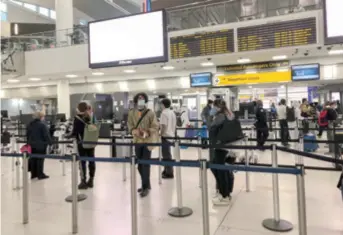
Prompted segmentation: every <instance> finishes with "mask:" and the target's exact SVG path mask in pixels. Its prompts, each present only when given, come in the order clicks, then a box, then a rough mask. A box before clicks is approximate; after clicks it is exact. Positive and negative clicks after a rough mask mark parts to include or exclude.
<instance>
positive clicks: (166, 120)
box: [160, 99, 176, 179]
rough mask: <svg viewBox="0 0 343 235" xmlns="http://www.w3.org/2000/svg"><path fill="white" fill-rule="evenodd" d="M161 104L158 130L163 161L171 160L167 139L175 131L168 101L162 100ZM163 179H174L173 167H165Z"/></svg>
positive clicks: (173, 115)
mask: <svg viewBox="0 0 343 235" xmlns="http://www.w3.org/2000/svg"><path fill="white" fill-rule="evenodd" d="M161 103H162V113H161V118H160V126H161V127H160V129H161V137H162V157H163V160H165V161H170V160H172V154H171V146H170V140H168V139H167V138H168V137H175V130H176V115H175V113H174V111H173V110H171V109H170V105H171V102H170V99H163V100H162V101H161ZM162 178H163V179H172V178H174V172H173V167H171V166H165V167H164V171H163V172H162Z"/></svg>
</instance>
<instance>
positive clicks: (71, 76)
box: [66, 74, 77, 78]
mask: <svg viewBox="0 0 343 235" xmlns="http://www.w3.org/2000/svg"><path fill="white" fill-rule="evenodd" d="M66 78H77V75H76V74H67V75H66Z"/></svg>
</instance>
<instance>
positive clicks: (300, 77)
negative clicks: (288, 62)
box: [292, 64, 320, 81]
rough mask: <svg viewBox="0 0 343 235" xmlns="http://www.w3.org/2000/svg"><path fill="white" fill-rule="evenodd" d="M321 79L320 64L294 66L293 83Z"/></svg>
mask: <svg viewBox="0 0 343 235" xmlns="http://www.w3.org/2000/svg"><path fill="white" fill-rule="evenodd" d="M319 79H320V65H319V64H304V65H293V66H292V80H293V81H307V80H319Z"/></svg>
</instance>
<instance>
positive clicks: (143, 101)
mask: <svg viewBox="0 0 343 235" xmlns="http://www.w3.org/2000/svg"><path fill="white" fill-rule="evenodd" d="M133 102H134V105H135V108H133V109H132V110H130V112H129V115H128V121H127V125H128V128H129V132H130V133H131V134H132V136H133V142H134V143H139V144H144V143H156V142H157V139H158V128H159V126H158V122H157V118H156V115H155V113H154V112H153V111H151V110H150V109H148V108H147V103H148V96H147V94H145V93H138V94H137V95H136V96H135V97H134V99H133ZM152 149H153V148H152V147H148V146H144V145H139V146H135V154H136V157H137V158H138V159H144V160H148V159H150V158H151V150H152ZM138 172H139V174H140V176H141V181H142V187H141V188H139V189H138V193H140V196H141V197H145V196H147V195H148V194H149V190H150V189H151V185H150V165H142V164H138Z"/></svg>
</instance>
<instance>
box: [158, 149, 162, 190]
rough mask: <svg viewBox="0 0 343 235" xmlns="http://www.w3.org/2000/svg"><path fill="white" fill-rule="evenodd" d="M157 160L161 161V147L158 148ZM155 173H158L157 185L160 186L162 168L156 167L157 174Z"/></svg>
mask: <svg viewBox="0 0 343 235" xmlns="http://www.w3.org/2000/svg"><path fill="white" fill-rule="evenodd" d="M162 144H163V143H162ZM158 160H159V161H162V146H159V147H158ZM157 173H158V183H159V184H162V166H161V165H158V172H157Z"/></svg>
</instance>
